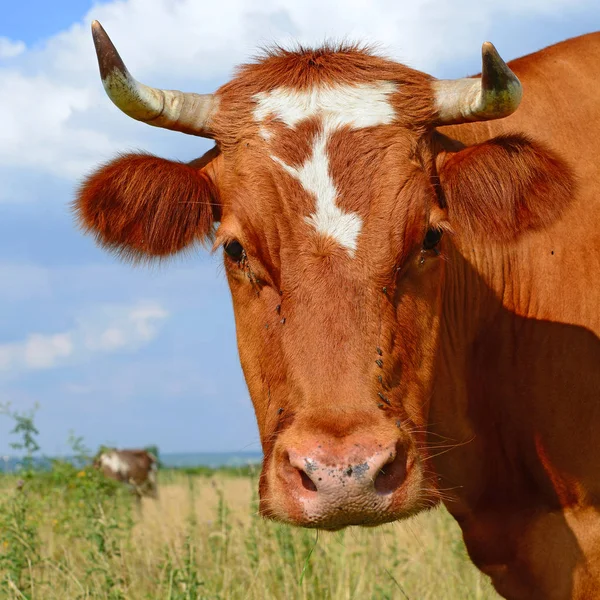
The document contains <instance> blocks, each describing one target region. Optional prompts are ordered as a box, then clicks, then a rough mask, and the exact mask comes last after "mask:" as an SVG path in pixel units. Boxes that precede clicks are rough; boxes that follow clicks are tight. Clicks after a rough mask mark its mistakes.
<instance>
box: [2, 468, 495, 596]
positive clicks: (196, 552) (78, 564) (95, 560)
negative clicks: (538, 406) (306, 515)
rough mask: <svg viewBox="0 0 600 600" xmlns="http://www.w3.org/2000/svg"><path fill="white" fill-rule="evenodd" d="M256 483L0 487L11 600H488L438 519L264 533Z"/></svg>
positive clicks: (60, 473)
mask: <svg viewBox="0 0 600 600" xmlns="http://www.w3.org/2000/svg"><path fill="white" fill-rule="evenodd" d="M256 500H257V498H256V475H255V474H254V473H247V472H240V473H239V474H236V473H231V472H219V471H216V472H214V473H212V474H209V475H207V474H191V473H182V472H176V471H163V472H161V473H160V492H159V498H158V500H152V499H143V501H142V504H141V505H140V506H137V503H136V502H135V501H134V499H133V498H132V497H131V496H129V494H128V493H127V491H126V490H124V489H123V488H121V487H119V486H117V485H114V484H113V482H110V481H106V480H103V478H102V477H101V476H100V475H99V474H98V473H96V472H94V471H93V470H91V469H89V468H87V469H81V470H77V469H76V468H75V467H72V466H71V465H65V464H57V465H55V467H54V469H53V470H52V471H51V472H48V473H38V474H33V475H32V476H29V477H27V478H26V479H19V478H18V477H17V476H14V475H4V476H2V477H1V478H0V597H1V598H7V599H15V600H16V599H24V598H27V599H31V600H33V599H37V600H59V599H60V600H66V599H73V600H75V599H84V598H90V599H107V600H109V599H110V600H121V599H132V600H133V599H136V600H137V599H140V600H141V599H160V600H183V599H189V600H192V599H207V600H208V599H211V600H213V599H214V600H217V599H223V600H237V599H239V600H242V599H248V600H264V599H270V598H274V599H290V600H291V599H298V600H300V599H302V600H304V599H306V600H308V599H315V600H317V599H319V600H320V599H336V600H338V599H339V600H342V599H344V600H347V599H348V600H349V599H353V598H357V599H361V600H362V599H373V600H375V599H377V600H379V599H392V598H393V599H396V598H399V599H406V598H411V599H421V600H425V599H428V598H431V599H436V600H441V599H446V598H447V599H468V598H472V599H487V598H497V596H496V595H495V594H494V592H493V591H492V589H491V587H490V585H489V584H488V583H487V581H486V578H485V577H484V576H483V575H481V574H480V573H479V572H478V571H477V570H476V569H475V568H474V567H473V566H472V565H471V564H470V563H469V561H468V558H467V556H466V552H465V550H464V546H463V544H462V541H461V537H460V531H459V529H458V527H457V526H456V524H455V523H454V522H453V521H452V519H451V517H450V516H449V515H448V514H447V513H446V512H445V511H444V510H442V509H438V510H434V511H431V512H429V513H426V514H422V515H420V516H419V517H417V518H415V519H412V520H410V521H407V522H403V523H394V524H391V525H387V526H384V527H380V528H376V529H360V528H351V529H347V530H345V531H341V532H338V533H333V534H331V533H324V532H316V531H309V530H301V529H295V528H291V527H288V526H285V525H280V524H276V523H270V522H265V521H264V520H262V519H261V518H260V517H259V516H258V515H257V510H256Z"/></svg>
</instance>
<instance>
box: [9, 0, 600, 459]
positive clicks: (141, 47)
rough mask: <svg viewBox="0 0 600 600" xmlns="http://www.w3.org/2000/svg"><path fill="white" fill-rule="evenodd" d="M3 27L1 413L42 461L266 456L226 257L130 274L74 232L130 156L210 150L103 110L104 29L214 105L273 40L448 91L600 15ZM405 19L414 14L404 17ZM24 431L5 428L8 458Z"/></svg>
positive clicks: (193, 4)
mask: <svg viewBox="0 0 600 600" xmlns="http://www.w3.org/2000/svg"><path fill="white" fill-rule="evenodd" d="M5 4H6V6H3V9H2V13H3V14H2V20H1V21H0V114H2V115H3V124H2V126H1V127H0V181H1V182H2V185H0V402H7V401H10V402H11V403H12V406H13V408H15V409H18V410H26V409H28V408H30V407H31V406H32V405H33V404H34V403H35V402H37V403H39V405H40V410H39V412H38V414H37V424H38V426H39V428H40V431H41V438H40V439H41V442H42V447H43V450H44V451H45V452H46V453H48V454H54V453H60V452H65V451H67V444H66V440H67V437H68V432H69V430H73V431H75V433H76V434H78V435H82V436H84V438H85V440H86V442H87V443H88V445H89V446H91V447H96V446H97V445H98V444H100V443H109V444H115V445H119V446H136V445H142V444H157V445H158V446H159V447H160V448H161V450H162V451H164V452H168V451H171V452H173V451H227V450H230V451H240V450H258V449H259V443H258V434H257V431H256V425H255V421H254V413H253V409H252V405H251V403H250V400H249V398H248V393H247V391H246V387H245V384H244V381H243V377H242V374H241V370H240V367H239V363H238V359H237V350H236V346H235V331H234V324H233V316H232V310H231V301H230V298H229V293H228V290H227V285H226V281H225V277H224V275H223V270H222V268H221V266H220V258H219V256H210V255H208V254H207V253H204V252H198V253H197V255H194V256H191V257H190V256H188V257H185V258H178V259H176V260H173V261H171V262H170V263H169V264H166V265H162V266H161V267H154V268H136V269H134V268H132V267H130V266H127V265H122V264H120V263H118V262H117V261H116V260H115V259H114V258H113V257H112V256H108V255H106V254H104V253H103V252H101V251H100V250H98V249H97V248H96V247H95V246H94V244H93V242H92V241H91V240H90V239H89V238H86V237H83V236H82V235H81V234H80V233H79V232H78V231H77V230H76V228H75V227H74V225H73V220H72V217H71V215H70V213H69V208H68V204H69V202H70V200H71V199H72V198H73V194H74V190H75V189H76V186H77V183H78V181H80V180H81V178H82V177H83V176H84V175H85V173H87V172H88V171H89V170H90V169H91V168H93V166H94V165H96V164H98V163H99V162H101V161H103V160H106V159H108V158H110V157H111V156H112V155H114V154H115V153H116V152H118V151H123V150H130V149H132V148H143V149H145V150H148V151H151V152H154V153H156V154H159V155H161V156H165V157H168V158H177V159H182V160H189V159H191V158H194V157H195V156H198V155H201V154H202V153H203V152H204V151H205V150H206V149H207V148H208V147H209V144H208V142H206V141H203V140H199V139H198V138H190V137H186V136H183V135H181V134H177V133H173V132H167V131H162V130H155V129H153V128H151V127H146V126H144V125H143V124H140V123H137V122H135V121H132V120H130V119H127V118H126V117H125V116H124V115H122V114H121V113H119V112H118V111H117V110H116V109H115V107H114V106H113V105H112V104H111V103H110V101H109V100H108V99H107V98H106V97H105V96H104V94H103V91H102V88H101V85H100V82H99V79H98V73H97V67H96V64H95V58H94V54H93V46H92V43H91V36H90V34H89V23H90V21H91V19H93V18H98V19H100V20H101V22H102V23H103V25H104V26H105V27H106V29H107V31H108V32H109V34H110V35H111V36H112V38H113V40H114V41H115V43H116V44H117V46H118V47H119V49H120V51H121V54H122V56H123V58H124V59H125V61H126V62H127V64H128V66H129V67H130V69H131V70H132V72H133V73H134V75H135V76H136V77H138V78H139V79H141V80H144V81H146V82H147V83H150V84H153V85H157V86H160V87H164V88H170V87H176V88H177V87H178V88H181V89H185V90H189V91H197V92H208V91H212V90H214V89H215V88H216V87H217V86H218V85H219V84H220V83H222V82H224V81H226V80H227V78H228V77H229V76H230V74H231V72H232V70H233V67H234V66H235V65H236V64H238V63H239V62H241V61H243V60H245V59H247V58H248V57H249V56H251V55H252V54H253V52H254V50H255V49H256V48H257V47H259V46H262V45H264V44H265V43H268V42H270V41H283V42H284V43H285V42H286V41H289V40H291V39H299V40H301V41H304V42H308V43H312V44H316V43H318V42H319V41H321V40H323V39H325V38H338V39H339V38H351V39H360V40H366V41H370V42H379V43H380V46H381V47H382V48H383V50H384V52H385V53H386V54H387V55H391V56H393V57H395V58H397V59H399V60H403V61H405V62H407V63H408V64H410V65H411V66H413V67H416V68H420V69H422V70H426V71H428V72H430V73H431V74H433V75H435V76H437V77H454V76H463V75H466V74H469V73H472V72H477V71H479V69H480V63H479V61H480V48H481V43H482V42H483V41H485V40H487V39H489V40H490V41H492V42H494V43H495V45H496V46H497V48H498V49H499V50H500V52H501V53H502V55H503V56H504V57H505V58H506V59H509V58H514V57H516V56H520V55H522V54H524V53H528V52H532V51H534V50H536V49H539V48H541V47H543V46H545V45H548V44H551V43H554V42H558V41H560V40H562V39H565V38H568V37H571V36H574V35H579V34H582V33H586V32H588V31H592V30H594V28H595V27H597V26H598V23H600V5H598V4H597V3H596V2H595V1H592V0H580V1H578V0H543V1H542V0H531V1H529V2H527V1H526V0H507V1H506V2H503V3H502V5H501V8H498V3H496V2H493V1H492V0H478V1H477V0H439V1H438V2H435V3H432V2H428V1H426V0H422V1H421V0H412V1H411V2H406V3H401V2H397V1H394V2H391V1H388V0H379V1H376V2H368V3H367V2H366V0H365V1H358V0H344V1H342V0H339V1H338V0H333V1H329V2H323V1H322V0H305V1H304V2H302V3H298V2H296V1H295V0H268V1H265V2H263V3H260V4H259V3H256V2H254V1H249V0H224V1H222V2H218V3H207V2H204V1H201V2H198V1H195V0H172V1H169V0H120V1H119V2H103V3H92V2H87V1H86V0H84V1H75V0H56V1H54V2H43V1H41V0H40V1H31V0H30V1H28V0H23V1H21V2H18V3H14V2H10V3H5ZM402 4H405V6H402ZM10 426H11V424H10V422H8V420H7V419H6V418H4V417H0V454H1V453H6V452H8V451H9V447H8V443H9V441H10V439H9V436H8V431H9V429H10Z"/></svg>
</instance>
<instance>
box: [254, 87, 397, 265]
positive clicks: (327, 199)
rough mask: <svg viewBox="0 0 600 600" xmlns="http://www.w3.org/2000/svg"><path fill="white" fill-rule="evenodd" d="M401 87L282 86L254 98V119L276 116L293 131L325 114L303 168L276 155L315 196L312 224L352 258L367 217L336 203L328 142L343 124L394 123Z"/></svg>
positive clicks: (288, 170) (354, 125)
mask: <svg viewBox="0 0 600 600" xmlns="http://www.w3.org/2000/svg"><path fill="white" fill-rule="evenodd" d="M396 89H397V88H396V85H395V84H394V83H392V82H391V81H379V82H375V83H369V84H356V85H337V86H332V87H322V88H315V89H313V90H310V91H306V92H303V91H298V90H291V89H288V88H277V89H275V90H272V91H271V92H261V93H260V94H256V95H255V96H254V99H255V100H256V103H257V105H256V108H255V110H254V118H255V120H256V121H259V122H263V121H264V120H265V119H266V118H267V117H275V118H277V119H279V120H280V121H283V122H284V123H285V124H286V125H287V126H288V127H290V128H291V129H293V128H295V127H296V125H297V124H298V123H300V122H301V121H303V120H305V119H308V118H311V117H320V118H321V121H322V123H321V125H322V131H321V132H320V133H319V134H318V135H316V136H315V139H314V140H313V147H312V153H311V156H310V157H309V158H307V160H306V161H305V162H304V164H303V165H302V166H301V167H298V168H297V167H291V166H290V165H287V164H286V163H284V162H283V161H282V160H281V159H279V158H278V157H276V156H273V157H272V158H273V160H275V161H276V162H278V163H279V164H280V165H281V166H282V167H283V168H284V169H285V170H286V171H287V172H288V173H289V174H290V175H291V176H292V177H295V178H296V179H297V180H298V181H299V182H300V184H301V185H302V187H303V188H304V189H305V190H306V191H307V192H309V193H311V194H312V195H313V196H314V197H315V212H314V213H313V214H311V215H310V216H308V217H305V220H306V222H307V223H309V224H310V225H312V226H313V227H314V228H315V230H316V231H317V232H318V233H320V234H322V235H326V236H329V237H331V238H333V239H335V240H336V241H337V242H338V243H339V244H340V245H341V246H342V247H344V248H346V250H347V251H348V254H349V255H350V256H351V257H352V256H354V252H355V251H356V247H357V244H358V236H359V235H360V231H361V228H362V219H361V218H360V216H359V215H358V214H357V213H345V212H344V211H343V210H342V209H340V208H339V207H338V206H337V204H336V200H337V197H338V192H337V189H336V187H335V184H334V182H333V179H332V177H331V173H330V172H329V157H328V156H327V142H328V141H329V137H330V136H331V134H332V133H333V132H335V131H337V130H338V129H340V128H342V127H349V128H351V129H361V128H364V127H374V126H376V125H387V124H390V123H392V122H393V120H394V117H395V113H394V108H393V107H392V105H391V102H390V96H391V94H393V93H394V92H395V91H396ZM261 132H262V133H263V135H262V137H263V138H264V139H266V140H268V139H270V135H265V134H267V133H268V130H267V129H266V127H265V126H264V125H261Z"/></svg>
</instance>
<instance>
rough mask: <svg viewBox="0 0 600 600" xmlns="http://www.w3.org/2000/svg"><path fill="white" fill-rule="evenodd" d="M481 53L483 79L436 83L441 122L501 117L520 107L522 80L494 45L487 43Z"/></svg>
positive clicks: (436, 104) (448, 122) (437, 105)
mask: <svg viewBox="0 0 600 600" xmlns="http://www.w3.org/2000/svg"><path fill="white" fill-rule="evenodd" d="M481 54H482V62H483V67H482V69H481V78H476V79H473V78H468V79H451V80H444V79H441V80H438V81H434V82H433V89H434V92H435V107H436V109H437V114H438V119H437V123H436V124H437V125H451V124H453V123H467V122H470V121H488V120H491V119H501V118H502V117H507V116H508V115H510V114H512V113H513V112H514V111H515V110H517V107H518V106H519V103H520V102H521V97H522V95H523V88H522V87H521V82H520V81H519V80H518V78H517V76H516V75H515V74H514V73H513V72H512V71H511V70H510V69H509V67H508V65H507V64H506V63H505V62H504V61H503V60H502V58H501V57H500V55H499V54H498V51H497V50H496V48H494V45H493V44H491V43H490V42H485V43H484V44H483V47H482V49H481Z"/></svg>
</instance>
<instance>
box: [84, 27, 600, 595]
mask: <svg viewBox="0 0 600 600" xmlns="http://www.w3.org/2000/svg"><path fill="white" fill-rule="evenodd" d="M93 34H94V40H95V43H96V49H97V53H98V58H99V63H100V73H101V76H102V80H103V83H104V87H105V89H106V91H107V92H108V95H109V96H110V98H111V99H112V100H113V102H114V103H115V104H116V105H117V106H118V107H119V108H121V109H122V110H123V111H124V112H125V113H127V114H128V115H130V116H131V117H133V118H135V119H139V120H141V121H144V122H146V123H149V124H151V125H154V126H157V127H166V128H169V129H173V130H177V131H181V132H184V133H188V134H193V135H198V136H204V137H209V138H213V139H214V140H215V147H214V149H212V150H211V151H209V152H208V153H207V154H206V155H204V156H203V157H202V158H201V159H198V160H196V161H194V162H193V163H191V164H182V163H178V162H173V161H168V160H164V159H161V158H157V157H154V156H149V155H146V154H127V155H123V156H120V157H118V158H116V159H115V160H113V161H112V162H110V163H108V164H106V165H104V166H103V167H101V168H100V169H99V170H98V171H96V172H95V173H94V174H92V175H91V176H90V177H88V178H87V179H86V181H85V182H84V184H83V185H82V187H81V189H80V191H79V194H78V197H77V200H76V210H77V214H78V218H79V221H80V223H81V224H82V225H83V227H84V228H85V229H86V230H87V231H88V232H90V233H91V234H92V235H94V236H95V237H96V239H97V240H98V242H99V243H100V244H101V245H102V246H104V247H105V248H108V249H109V250H112V251H114V252H116V253H118V254H119V255H120V256H122V257H124V258H128V259H133V260H144V259H151V258H160V257H166V256H170V255H173V254H175V253H177V252H179V251H180V250H183V249H184V248H188V247H191V246H193V245H194V244H197V243H202V242H207V241H208V240H214V248H215V249H216V248H219V247H223V249H224V263H225V269H226V273H227V278H228V281H229V286H230V289H231V293H232V296H233V307H234V312H235V319H236V327H237V340H238V348H239V353H240V359H241V363H242V366H243V369H244V374H245V377H246V381H247V384H248V387H249V390H250V394H251V397H252V401H253V403H254V407H255V411H256V417H257V421H258V426H259V429H260V434H261V440H262V445H263V450H264V455H265V459H264V464H263V472H262V477H261V481H260V494H261V511H262V513H263V514H264V515H266V516H268V517H271V518H274V519H277V520H281V521H286V522H289V523H293V524H296V525H301V526H306V527H319V528H324V529H331V530H334V529H339V528H341V527H345V526H347V525H376V524H378V523H385V522H388V521H393V520H395V519H400V518H404V517H407V516H409V515H412V514H414V513H416V512H418V511H420V510H423V509H426V508H428V507H430V506H433V505H435V504H436V503H437V502H439V501H440V500H443V501H444V503H445V504H446V506H447V508H448V510H449V511H450V512H451V513H452V515H454V517H455V518H456V519H457V521H458V522H459V524H460V526H461V528H462V531H463V534H464V539H465V542H466V545H467V548H468V550H469V553H470V556H471V557H472V559H473V561H474V562H475V564H477V566H478V567H479V568H480V569H482V570H483V571H484V572H485V573H488V574H489V575H490V576H491V577H492V580H493V582H494V585H495V586H496V588H497V589H498V590H499V591H500V593H502V594H504V595H505V596H506V597H508V598H512V599H528V600H531V599H542V598H543V599H564V598H580V599H587V598H593V597H600V477H599V476H598V474H599V473H600V446H599V445H598V431H599V430H600V340H599V336H600V309H599V307H600V34H592V35H588V36H582V37H579V38H575V39H572V40H568V41H566V42H563V43H561V44H557V45H555V46H552V47H550V48H546V49H545V50H542V51H540V52H537V53H535V54H533V55H530V56H526V57H524V58H521V59H518V60H515V61H513V62H512V63H509V65H508V66H507V65H506V64H505V63H504V62H503V61H502V59H501V58H500V57H499V55H498V54H497V52H496V50H495V49H494V47H493V46H492V45H491V44H487V43H486V44H484V46H483V70H482V74H481V77H476V78H467V79H460V80H456V81H454V80H453V81H444V80H436V79H434V78H432V77H430V76H429V75H427V74H425V73H421V72H419V71H415V70H412V69H409V68H407V67H406V66H404V65H401V64H398V63H396V62H393V61H391V60H386V59H383V58H379V57H377V56H374V55H373V54H371V53H369V52H367V51H365V50H363V49H361V48H359V47H352V46H346V47H343V46H342V47H335V48H334V47H323V48H319V49H316V50H310V49H298V50H296V51H286V50H281V49H277V50H275V51H273V52H271V53H268V54H267V55H265V56H264V57H263V58H262V59H260V60H258V61H257V62H255V63H253V64H249V65H246V66H243V67H241V68H240V69H239V70H238V71H237V73H236V75H235V77H234V78H233V79H232V81H230V82H229V83H227V84H226V85H224V86H223V87H221V88H220V89H219V90H218V91H217V92H216V93H215V94H212V95H205V96H202V95H198V94H190V93H182V92H177V91H166V90H160V89H154V88H150V87H147V86H144V85H143V84H140V83H138V82H136V81H135V80H134V79H133V78H132V77H131V75H130V74H129V73H128V71H127V69H126V68H125V66H124V64H123V62H122V60H121V59H120V57H119V55H118V54H117V51H116V50H115V48H114V47H113V45H112V44H111V42H110V40H109V39H108V37H107V35H106V34H105V32H104V31H103V30H102V28H101V27H100V25H99V24H98V23H94V25H93ZM199 68H201V65H199ZM522 97H523V98H522ZM521 100H522V101H521ZM517 108H518V110H517ZM217 224H218V227H216V225H217ZM215 229H216V231H215Z"/></svg>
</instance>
